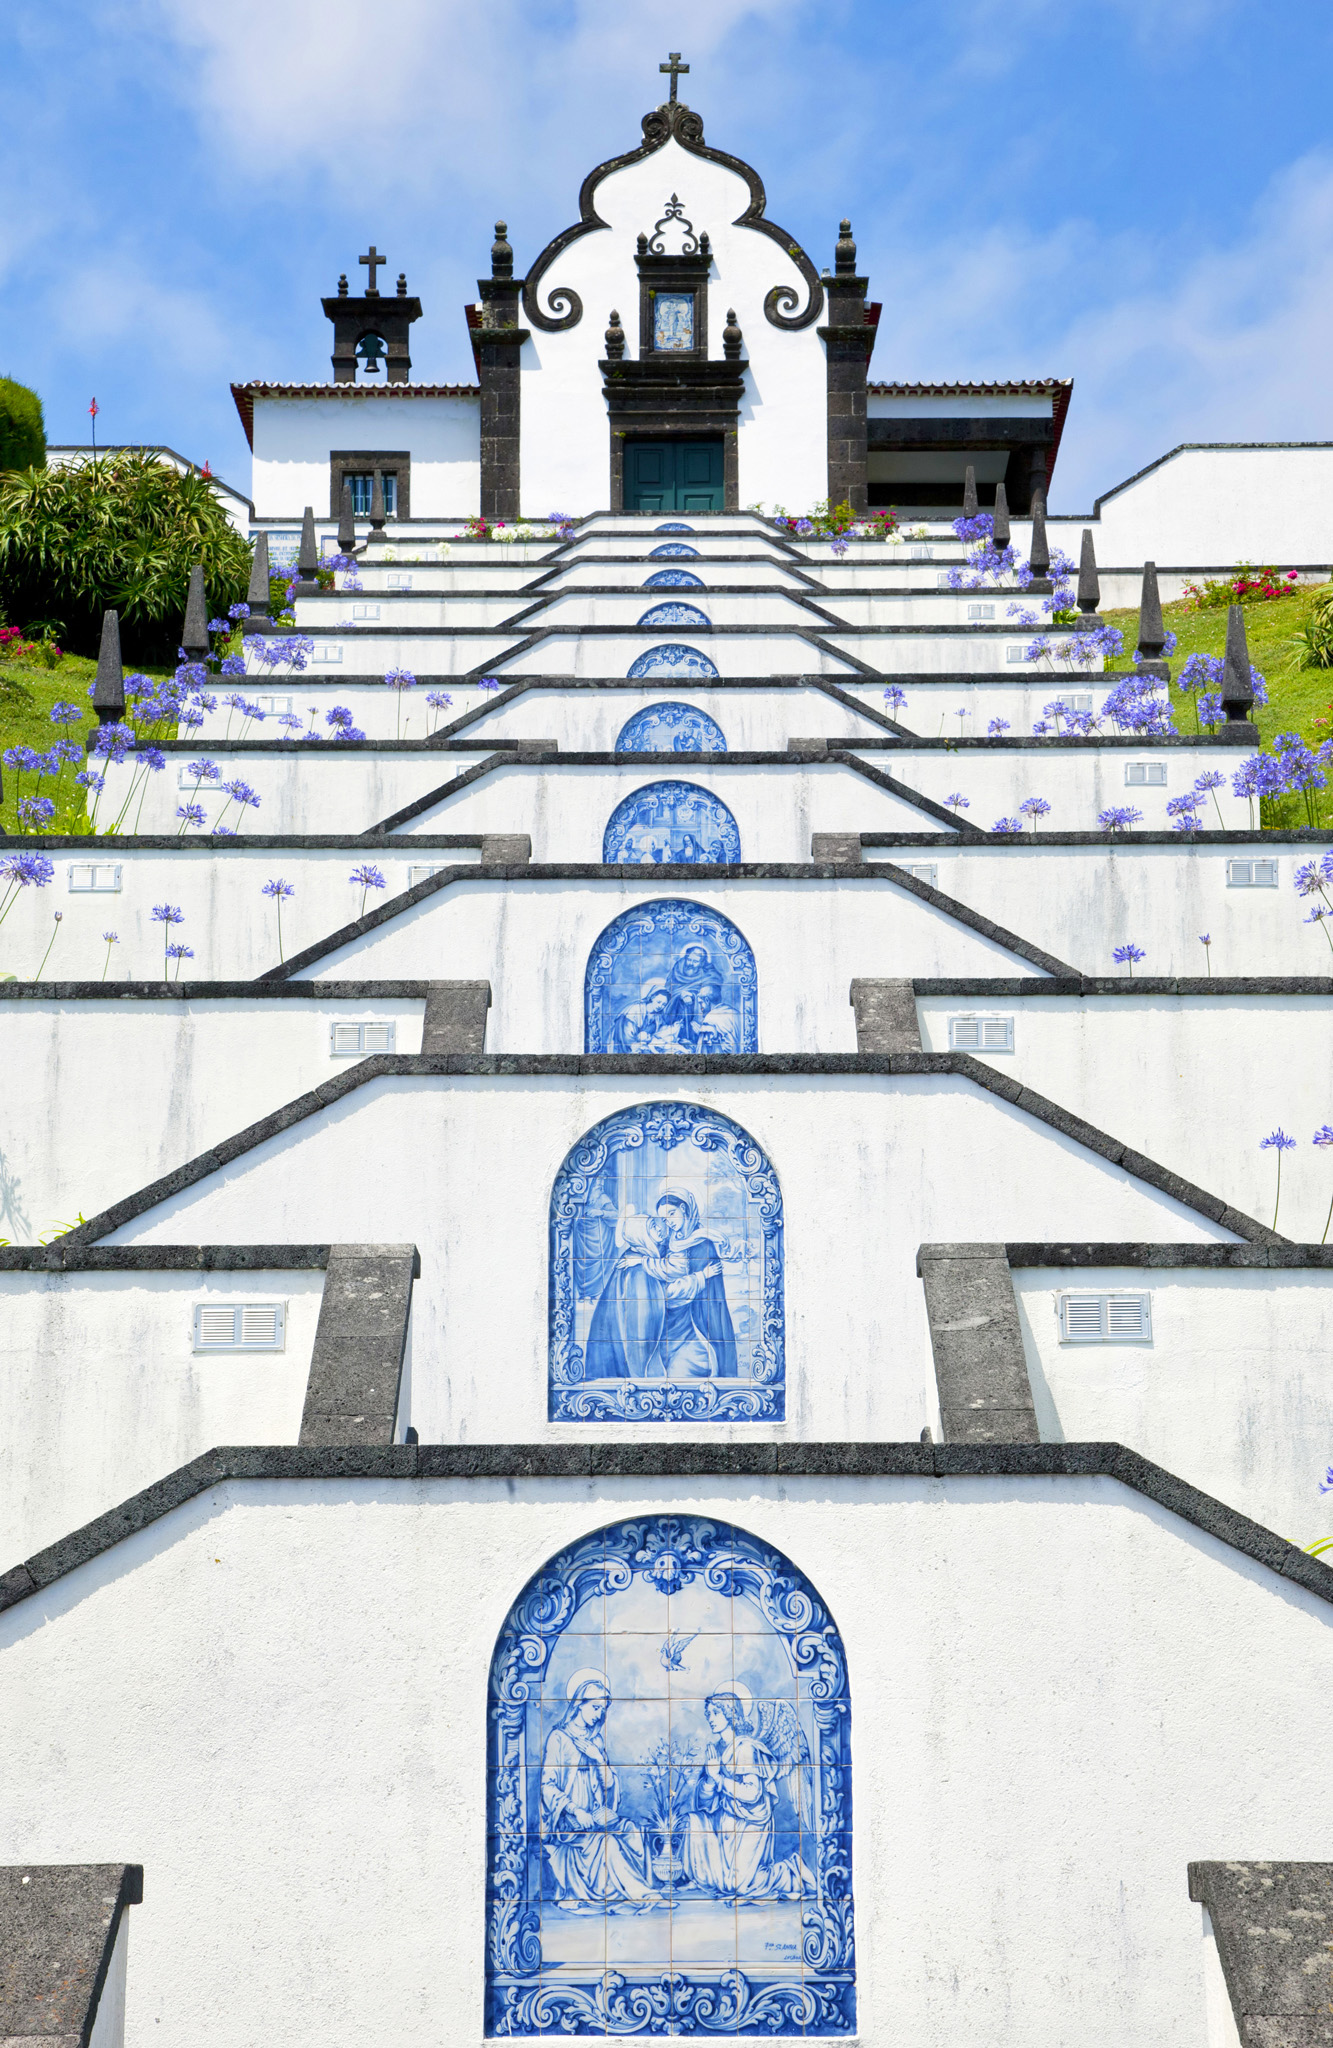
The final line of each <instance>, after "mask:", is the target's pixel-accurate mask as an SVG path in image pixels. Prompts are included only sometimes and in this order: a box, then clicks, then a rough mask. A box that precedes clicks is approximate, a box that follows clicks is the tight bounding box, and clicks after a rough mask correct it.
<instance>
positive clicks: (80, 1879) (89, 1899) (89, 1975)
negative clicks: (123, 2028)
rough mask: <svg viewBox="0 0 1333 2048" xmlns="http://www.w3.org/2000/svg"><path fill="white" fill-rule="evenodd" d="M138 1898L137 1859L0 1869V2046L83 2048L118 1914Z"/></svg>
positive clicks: (140, 1896)
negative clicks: (0, 2044)
mask: <svg viewBox="0 0 1333 2048" xmlns="http://www.w3.org/2000/svg"><path fill="white" fill-rule="evenodd" d="M142 1903H143V1865H142V1863H19V1864H11V1865H9V1866H7V1867H6V1868H3V1869H0V2043H8V2044H11V2048H87V2043H88V2041H89V2040H90V2039H91V2036H92V2031H93V2027H94V2025H95V2023H96V2020H97V2009H98V2006H99V2005H100V2003H101V1999H102V1992H103V1990H104V1988H105V1986H106V1979H107V1972H108V1970H109V1969H110V1967H111V1958H112V1955H113V1953H114V1951H115V1946H116V1937H117V1935H118V1934H119V1933H120V1923H121V1918H122V1916H123V1915H124V1913H125V1912H126V1911H127V1910H128V1908H129V1907H130V1906H138V1905H142ZM108 2038H109V2036H108Z"/></svg>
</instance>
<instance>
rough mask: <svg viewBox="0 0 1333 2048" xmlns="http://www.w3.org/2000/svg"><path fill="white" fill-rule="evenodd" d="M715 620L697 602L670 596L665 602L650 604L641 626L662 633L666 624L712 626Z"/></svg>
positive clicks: (641, 620)
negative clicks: (692, 602) (688, 601)
mask: <svg viewBox="0 0 1333 2048" xmlns="http://www.w3.org/2000/svg"><path fill="white" fill-rule="evenodd" d="M712 623H713V621H712V620H711V619H710V618H709V616H708V614H707V612H701V611H700V609H699V607H698V605H697V604H682V603H681V601H680V599H679V598H668V599H667V601H666V602H665V603H664V604H654V605H649V607H648V609H647V611H646V612H645V613H644V614H643V617H642V618H641V619H640V620H639V624H640V626H642V627H644V628H645V629H646V630H647V631H648V632H650V633H660V632H661V630H662V628H663V627H664V626H704V627H711V626H712Z"/></svg>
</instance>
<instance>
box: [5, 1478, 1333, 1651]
mask: <svg viewBox="0 0 1333 2048" xmlns="http://www.w3.org/2000/svg"><path fill="white" fill-rule="evenodd" d="M357 1479H364V1480H370V1481H373V1482H377V1483H380V1484H383V1483H384V1482H386V1481H392V1482H397V1483H401V1484H407V1485H411V1484H413V1483H415V1482H419V1481H421V1480H431V1479H446V1480H456V1481H466V1480H474V1479H476V1480H496V1479H499V1480H514V1479H526V1480H562V1479H564V1480H569V1479H573V1480H607V1479H629V1480H652V1479H712V1480H722V1481H724V1482H725V1481H727V1480H731V1479H739V1480H754V1479H774V1480H779V1481H781V1480H787V1479H817V1480H820V1481H822V1482H824V1483H825V1484H828V1485H836V1484H837V1483H838V1482H839V1481H851V1482H864V1481H865V1480H867V1479H915V1480H949V1479H972V1480H987V1479H1004V1480H1009V1481H1012V1480H1015V1479H1019V1480H1025V1481H1041V1482H1046V1483H1047V1490H1048V1492H1049V1482H1050V1481H1052V1480H1059V1479H1114V1480H1117V1481H1118V1482H1119V1483H1120V1484H1121V1485H1123V1486H1126V1487H1128V1488H1129V1489H1130V1490H1131V1491H1132V1492H1134V1493H1137V1494H1140V1495H1141V1496H1142V1497H1143V1498H1144V1499H1146V1500H1150V1501H1152V1502H1154V1503H1155V1504H1156V1505H1157V1506H1159V1507H1163V1508H1165V1509H1166V1510H1167V1511H1168V1512H1169V1513H1170V1514H1172V1515H1175V1516H1177V1517H1178V1518H1179V1519H1180V1520H1181V1521H1183V1522H1185V1523H1187V1524H1189V1525H1190V1526H1191V1527H1193V1528H1196V1529H1199V1530H1201V1531H1203V1532H1204V1533H1205V1534H1206V1535H1209V1536H1212V1537H1214V1538H1216V1540H1217V1541H1218V1542H1220V1543H1224V1544H1226V1545H1227V1546H1228V1548H1229V1549H1231V1550H1234V1551H1236V1552H1238V1553H1239V1554H1240V1555H1241V1556H1244V1557H1248V1558H1250V1559H1251V1560H1252V1561H1253V1562H1254V1563H1256V1564H1259V1565H1262V1566H1264V1567H1265V1569H1267V1570H1268V1571H1271V1572H1274V1573H1275V1574H1276V1575H1277V1577H1278V1578H1279V1579H1281V1580H1284V1581H1286V1582H1287V1583H1288V1584H1289V1585H1295V1586H1300V1587H1301V1588H1302V1589H1303V1590H1304V1591H1305V1592H1307V1593H1313V1594H1315V1595H1316V1596H1317V1597H1318V1598H1319V1599H1321V1600H1327V1601H1330V1602H1333V1567H1330V1566H1328V1565H1326V1564H1324V1563H1322V1562H1321V1560H1320V1559H1319V1558H1316V1557H1310V1556H1309V1555H1307V1553H1306V1552H1305V1551H1303V1550H1299V1549H1297V1547H1296V1546H1295V1544H1292V1543H1287V1542H1285V1541H1284V1540H1283V1538H1282V1537H1280V1536H1277V1535H1275V1534H1274V1533H1273V1532H1272V1530H1270V1529H1265V1528H1264V1527H1262V1525H1261V1524H1260V1523H1258V1522H1252V1521H1251V1520H1250V1519H1249V1517H1248V1516H1247V1515H1242V1514H1238V1513H1237V1511H1236V1510H1235V1509H1234V1508H1229V1507H1227V1506H1225V1505H1224V1503H1223V1502H1221V1501H1219V1500H1217V1499H1215V1498H1214V1497H1213V1496H1212V1495H1211V1494H1207V1493H1204V1492H1203V1491H1202V1490H1201V1489H1200V1488H1199V1487H1197V1486H1191V1485H1190V1484H1189V1483H1188V1482H1187V1481H1186V1480H1183V1479H1179V1478H1177V1477H1176V1476H1175V1474H1174V1473H1171V1472H1167V1471H1166V1470H1164V1468H1163V1467H1162V1466H1160V1465H1154V1464H1153V1463H1152V1461H1151V1460H1150V1459H1148V1458H1144V1457H1142V1456H1140V1454H1139V1453H1138V1452H1137V1451H1132V1450H1130V1449H1128V1448H1127V1447H1126V1446H1125V1445H1124V1444H1117V1443H1073V1444H1031V1443H1025V1444H928V1443H905V1444H904V1443H855V1442H847V1443H803V1444H802V1443H772V1442H767V1443H764V1442H757V1443H756V1442H742V1443H666V1442H661V1441H658V1442H639V1443H625V1442H623V1441H621V1442H615V1443H611V1442H579V1443H562V1444H548V1443H537V1444H531V1443H529V1444H499V1443H497V1444H393V1445H384V1446H371V1447H366V1448H360V1447H358V1448H348V1449H332V1450H323V1449H303V1448H299V1447H296V1446H287V1445H277V1446H249V1447H246V1446H237V1447H223V1448H219V1449H216V1450H211V1451H206V1452H205V1453H204V1454H203V1456H202V1457H198V1458H195V1459H193V1460H192V1461H191V1462H190V1463H189V1464H188V1465H182V1466H180V1467H179V1468H178V1469H177V1470H176V1471H174V1472H172V1473H170V1474H168V1475H167V1476H166V1477H165V1478H163V1479H161V1480H159V1481H158V1482H157V1484H156V1485H154V1486H150V1487H147V1488H145V1489H144V1490H143V1491H142V1492H141V1493H137V1494H134V1495H132V1496H131V1498H130V1499H128V1500H126V1501H123V1502H122V1503H121V1504H120V1505H119V1506H118V1507H115V1508H112V1509H111V1510H110V1511H109V1512H108V1513H107V1514H104V1515H99V1516H98V1517H97V1518H96V1520H94V1521H91V1522H89V1523H87V1524H86V1525H85V1526H84V1527H83V1528H81V1529H77V1530H75V1531H73V1532H72V1533H71V1534H70V1535H68V1536H65V1537H62V1538H61V1539H60V1540H59V1541H58V1542H56V1543H53V1544H51V1545H49V1546H48V1547H47V1548H46V1549H45V1550H40V1551H38V1552H37V1553H36V1554H35V1555H34V1556H32V1557H30V1558H28V1559H26V1560H25V1561H24V1562H23V1563H21V1564H17V1565H15V1566H14V1567H13V1568H12V1569H11V1570H9V1571H6V1572H4V1573H0V1612H2V1611H4V1610H5V1609H6V1608H10V1607H16V1606H18V1604H19V1603H20V1602H21V1601H23V1600H28V1599H31V1598H32V1596H33V1595H34V1594H35V1593H40V1592H43V1591H45V1590H46V1589H47V1588H48V1587H50V1586H53V1585H55V1584H56V1583H57V1582H58V1581H59V1580H60V1579H63V1578H65V1577H67V1576H68V1575H69V1574H70V1573H71V1572H74V1571H77V1570H78V1568H79V1567H80V1566H81V1565H84V1564H88V1563H90V1562H91V1561H92V1560H93V1559H94V1558H97V1557H101V1556H104V1555H105V1554H106V1553H107V1552H108V1551H110V1550H112V1549H114V1547H115V1546H116V1544H118V1543H122V1542H124V1540H125V1539H126V1538H127V1537H129V1536H134V1535H137V1534H138V1533H139V1531H140V1530H143V1529H147V1528H150V1527H151V1526H152V1524H153V1523H154V1522H157V1521H160V1520H161V1519H162V1517H163V1516H165V1515H169V1514H171V1513H172V1512H173V1510H174V1509H176V1508H180V1507H183V1506H184V1505H185V1504H186V1503H187V1502H189V1501H191V1500H194V1499H197V1498H198V1496H199V1495H200V1494H203V1493H206V1492H207V1491H208V1490H209V1488H210V1487H213V1486H218V1485H222V1484H225V1483H226V1482H227V1481H229V1480H260V1481H269V1482H272V1481H274V1480H278V1481H284V1480H293V1481H297V1482H302V1481H304V1482H306V1483H309V1482H310V1481H312V1480H315V1481H318V1480H330V1481H333V1482H335V1483H336V1484H337V1485H338V1486H339V1487H341V1488H344V1489H345V1488H346V1486H347V1484H348V1482H349V1481H351V1480H357Z"/></svg>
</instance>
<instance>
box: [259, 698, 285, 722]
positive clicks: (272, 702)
mask: <svg viewBox="0 0 1333 2048" xmlns="http://www.w3.org/2000/svg"><path fill="white" fill-rule="evenodd" d="M255 702H256V704H257V705H258V706H259V708H260V710H261V711H263V712H264V713H266V714H267V716H268V717H270V718H280V717H281V716H282V714H283V712H284V711H288V712H289V711H290V710H291V708H292V700H291V698H290V697H256V698H255Z"/></svg>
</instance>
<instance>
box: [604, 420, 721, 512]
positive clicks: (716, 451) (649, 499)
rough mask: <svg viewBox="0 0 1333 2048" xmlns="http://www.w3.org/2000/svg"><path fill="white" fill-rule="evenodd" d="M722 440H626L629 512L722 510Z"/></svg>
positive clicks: (626, 482) (626, 490)
mask: <svg viewBox="0 0 1333 2048" xmlns="http://www.w3.org/2000/svg"><path fill="white" fill-rule="evenodd" d="M722 500H723V489H722V442H721V439H720V438H719V439H718V440H716V441H626V443H625V510H626V511H627V512H721V511H722V510H723V509H724V507H723V502H722Z"/></svg>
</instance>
